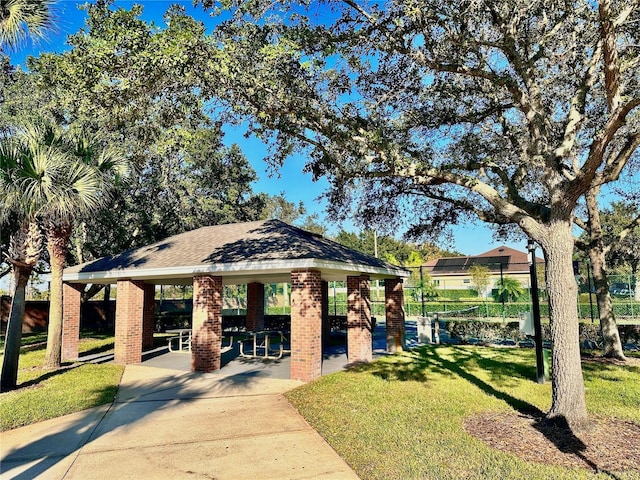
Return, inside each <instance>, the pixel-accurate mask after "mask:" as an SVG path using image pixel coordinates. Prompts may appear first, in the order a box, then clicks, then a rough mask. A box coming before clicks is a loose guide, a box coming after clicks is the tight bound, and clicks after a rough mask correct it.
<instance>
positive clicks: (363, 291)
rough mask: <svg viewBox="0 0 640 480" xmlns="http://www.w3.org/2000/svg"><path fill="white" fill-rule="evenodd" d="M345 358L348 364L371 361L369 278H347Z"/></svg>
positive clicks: (363, 276)
mask: <svg viewBox="0 0 640 480" xmlns="http://www.w3.org/2000/svg"><path fill="white" fill-rule="evenodd" d="M347 348H348V350H347V357H348V359H349V363H354V362H370V361H371V360H372V359H373V348H372V340H371V300H370V293H369V277H368V276H366V275H362V276H359V277H351V276H349V277H347Z"/></svg>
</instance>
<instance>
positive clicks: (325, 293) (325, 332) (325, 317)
mask: <svg viewBox="0 0 640 480" xmlns="http://www.w3.org/2000/svg"><path fill="white" fill-rule="evenodd" d="M321 285H322V287H321V288H322V345H328V344H329V337H330V336H331V324H330V323H329V282H325V281H324V280H323V281H322V284H321Z"/></svg>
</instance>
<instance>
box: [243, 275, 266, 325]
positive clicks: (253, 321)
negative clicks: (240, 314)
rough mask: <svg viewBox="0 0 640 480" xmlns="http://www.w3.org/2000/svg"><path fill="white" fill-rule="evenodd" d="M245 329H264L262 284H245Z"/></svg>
mask: <svg viewBox="0 0 640 480" xmlns="http://www.w3.org/2000/svg"><path fill="white" fill-rule="evenodd" d="M247 330H249V331H254V332H255V331H259V330H264V284H262V283H255V282H254V283H249V284H248V285H247Z"/></svg>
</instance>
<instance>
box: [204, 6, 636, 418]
mask: <svg viewBox="0 0 640 480" xmlns="http://www.w3.org/2000/svg"><path fill="white" fill-rule="evenodd" d="M202 3H204V5H205V6H206V7H211V6H212V3H213V2H208V1H205V2H202ZM240 3H241V5H240V8H238V9H237V10H234V18H233V19H232V20H230V21H229V22H227V23H226V24H224V25H222V26H221V27H220V28H219V29H218V31H217V35H218V38H217V41H218V50H217V52H216V54H215V56H213V54H212V59H211V60H210V63H209V71H208V75H209V82H210V83H209V92H210V94H211V95H216V96H219V97H220V98H224V99H226V100H227V101H228V103H229V105H230V106H231V107H232V108H233V110H234V111H235V112H236V113H237V114H238V115H239V117H241V118H248V119H250V121H251V124H250V130H251V131H252V132H254V133H255V134H257V135H259V136H261V137H263V138H268V139H271V141H272V143H271V145H272V150H271V156H270V160H271V161H272V162H274V163H276V164H279V163H281V162H282V161H284V159H285V158H287V157H288V156H290V155H291V154H292V153H294V152H296V151H304V152H308V154H309V156H308V162H307V163H306V165H305V167H304V168H305V169H306V170H308V171H311V172H313V173H314V174H315V175H316V176H326V177H327V178H328V179H329V181H330V183H331V185H332V187H331V191H329V192H328V193H327V195H328V197H329V199H330V200H331V205H332V208H333V210H334V213H336V214H340V212H344V211H345V209H348V206H349V205H351V206H353V205H355V206H356V209H357V213H358V215H359V217H360V218H364V219H365V220H369V221H371V222H375V223H385V224H387V225H392V226H397V225H405V226H408V227H410V228H411V229H412V231H413V232H414V233H420V232H429V231H430V230H433V229H441V228H442V227H443V225H447V224H451V223H453V222H456V221H459V220H461V219H463V218H466V217H473V218H477V219H480V220H482V221H485V222H490V223H493V224H497V225H515V226H517V227H519V228H520V229H521V230H522V231H523V232H524V233H525V234H526V235H527V236H528V237H530V238H532V239H533V240H534V241H535V242H536V243H537V244H539V245H540V246H541V247H542V250H543V253H544V257H545V260H546V268H545V271H546V283H547V290H548V292H549V305H550V314H551V335H552V340H553V354H552V364H553V368H552V405H551V409H550V411H549V412H548V418H549V419H560V420H562V421H566V422H567V423H568V424H569V425H570V426H571V427H572V428H574V429H580V428H583V427H584V426H585V425H586V424H587V421H588V416H587V410H586V405H585V395H584V382H583V378H582V371H581V364H580V350H579V341H578V315H577V308H576V298H577V285H576V282H575V279H574V277H573V271H572V265H571V259H572V255H573V251H574V238H573V235H572V228H573V224H574V217H575V210H576V206H577V205H578V202H579V199H580V198H581V197H583V196H584V195H585V194H586V193H588V192H590V191H592V190H593V189H594V188H597V187H598V186H602V185H605V184H607V183H610V182H614V181H616V180H617V178H618V177H619V175H620V173H621V172H622V171H624V169H625V167H626V166H627V164H628V162H629V161H630V159H631V158H632V157H633V156H634V155H635V154H636V151H637V148H638V145H639V144H640V129H639V122H638V110H639V106H640V84H639V78H638V71H639V66H640V61H639V58H640V56H639V54H638V53H639V52H638V38H637V37H638V28H637V22H638V19H639V14H640V12H639V6H638V3H637V2H631V3H629V2H623V1H616V0H600V1H599V2H592V1H586V0H564V1H561V2H555V1H554V2H551V1H548V0H534V1H531V0H507V1H503V0H500V1H498V0H477V1H468V0H421V1H387V2H384V3H377V2H376V3H361V2H354V1H351V0H345V1H343V2H339V1H335V2H327V3H317V2H311V3H312V4H311V5H293V6H292V4H291V3H289V2H288V3H286V4H284V5H281V6H278V5H276V6H275V7H274V6H273V5H274V4H273V2H269V3H268V4H267V3H266V2H260V1H253V2H240ZM263 6H264V10H261V8H263ZM280 7H281V8H280ZM257 17H259V21H257Z"/></svg>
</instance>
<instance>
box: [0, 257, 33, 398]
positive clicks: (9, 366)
mask: <svg viewBox="0 0 640 480" xmlns="http://www.w3.org/2000/svg"><path fill="white" fill-rule="evenodd" d="M13 269H14V279H15V289H14V291H13V299H12V301H11V311H10V313H9V322H8V324H7V334H6V337H5V341H4V360H3V362H2V381H1V382H0V383H1V385H0V392H7V391H9V390H12V389H14V388H16V386H17V385H18V361H19V359H20V344H21V342H22V321H23V318H24V309H25V291H26V289H27V283H28V282H29V276H30V275H31V271H32V270H33V267H30V266H18V265H14V266H13Z"/></svg>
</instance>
